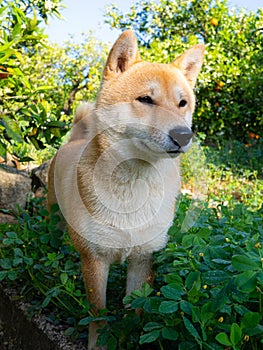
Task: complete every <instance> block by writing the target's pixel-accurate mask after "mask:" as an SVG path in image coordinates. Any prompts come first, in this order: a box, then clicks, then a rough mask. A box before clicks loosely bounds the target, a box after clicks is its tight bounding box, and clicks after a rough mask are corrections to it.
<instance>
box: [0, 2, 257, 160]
mask: <svg viewBox="0 0 263 350" xmlns="http://www.w3.org/2000/svg"><path fill="white" fill-rule="evenodd" d="M62 7H63V4H62V3H61V1H60V0H52V1H51V0H48V1H47V0H46V1H39V0H15V1H11V0H10V1H8V0H0V33H1V35H0V156H2V157H5V154H6V151H8V152H10V153H12V154H14V155H15V156H17V157H18V158H19V159H20V161H26V160H30V159H34V160H37V161H38V162H41V161H43V160H45V159H47V158H50V157H51V156H52V155H53V153H54V152H55V149H56V148H58V147H59V145H60V144H61V141H62V138H63V136H64V135H65V134H66V133H67V131H68V129H69V127H70V123H71V121H72V115H73V111H74V108H75V106H76V104H77V103H78V102H79V101H80V100H87V99H89V100H92V99H94V98H95V96H96V93H97V91H98V89H99V81H100V74H101V71H102V68H103V64H104V61H105V58H106V55H107V51H108V45H107V44H106V43H102V42H99V41H98V40H97V39H96V37H95V36H94V35H92V33H89V34H88V35H84V36H83V40H82V43H81V44H77V43H75V42H74V38H72V39H71V40H69V41H67V42H66V43H64V44H63V46H60V45H55V44H50V43H49V41H48V38H47V37H46V35H45V34H44V30H43V26H42V24H43V23H44V22H47V21H48V18H49V17H50V16H58V17H60V11H61V9H62ZM105 21H106V23H108V24H109V25H110V26H111V27H115V28H119V29H121V30H125V29H128V28H131V29H133V30H134V31H135V33H136V35H137V37H138V40H139V42H140V50H141V56H142V58H143V59H146V60H150V61H159V62H170V61H172V60H173V59H174V58H175V57H176V56H177V55H178V54H180V53H181V52H182V51H183V50H185V49H186V48H188V47H190V46H192V45H194V44H196V43H198V42H204V43H205V44H206V57H205V64H204V67H203V70H202V72H201V74H200V76H199V80H198V84H197V87H196V93H197V109H196V113H195V116H194V126H195V131H197V132H202V133H204V134H205V135H206V141H209V142H210V143H214V142H215V140H217V142H218V140H219V139H220V140H221V139H222V140H223V139H231V140H233V139H234V140H239V141H241V142H243V143H249V142H251V139H259V138H261V137H262V130H263V121H262V114H263V105H262V100H263V10H262V9H259V10H258V11H257V12H256V13H254V12H250V13H247V12H245V11H244V10H232V9H230V7H229V5H228V3H227V1H226V0H202V1H198V0H178V1H165V0H161V1H159V2H155V1H139V2H137V3H135V4H134V5H132V7H131V9H130V11H129V12H128V13H125V14H124V13H122V12H121V11H119V10H118V8H117V7H116V6H115V5H110V6H109V7H107V9H106V12H105Z"/></svg>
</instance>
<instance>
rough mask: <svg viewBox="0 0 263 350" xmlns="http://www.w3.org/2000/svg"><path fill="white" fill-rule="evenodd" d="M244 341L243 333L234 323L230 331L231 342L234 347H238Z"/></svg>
mask: <svg viewBox="0 0 263 350" xmlns="http://www.w3.org/2000/svg"><path fill="white" fill-rule="evenodd" d="M241 339H242V331H241V328H240V327H239V325H238V324H237V323H232V325H231V331H230V341H231V343H232V344H233V345H237V344H238V343H239V342H240V341H241Z"/></svg>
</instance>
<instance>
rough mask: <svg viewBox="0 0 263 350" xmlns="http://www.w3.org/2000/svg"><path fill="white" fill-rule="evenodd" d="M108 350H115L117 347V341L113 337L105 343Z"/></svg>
mask: <svg viewBox="0 0 263 350" xmlns="http://www.w3.org/2000/svg"><path fill="white" fill-rule="evenodd" d="M107 346H108V350H116V349H117V346H118V341H117V339H116V338H115V337H113V336H111V337H110V339H109V340H108V342H107Z"/></svg>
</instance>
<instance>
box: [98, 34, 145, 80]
mask: <svg viewBox="0 0 263 350" xmlns="http://www.w3.org/2000/svg"><path fill="white" fill-rule="evenodd" d="M139 59H140V56H139V51H138V43H137V39H136V37H135V34H134V32H133V31H132V30H126V31H125V32H123V33H122V34H121V36H120V37H119V39H118V40H117V41H116V42H115V44H114V45H113V47H112V49H111V51H110V54H109V57H108V59H107V62H106V65H105V68H104V72H103V79H104V80H108V79H111V78H113V77H114V76H116V75H119V74H120V73H122V72H124V71H126V70H127V69H128V68H129V67H130V66H131V65H132V64H133V63H135V62H136V61H139Z"/></svg>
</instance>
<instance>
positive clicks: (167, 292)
mask: <svg viewBox="0 0 263 350" xmlns="http://www.w3.org/2000/svg"><path fill="white" fill-rule="evenodd" d="M161 292H162V294H163V296H164V297H165V298H167V299H172V300H175V301H177V300H180V299H181V291H180V290H178V285H177V284H173V283H171V284H168V285H167V286H163V287H162V288H161Z"/></svg>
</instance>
